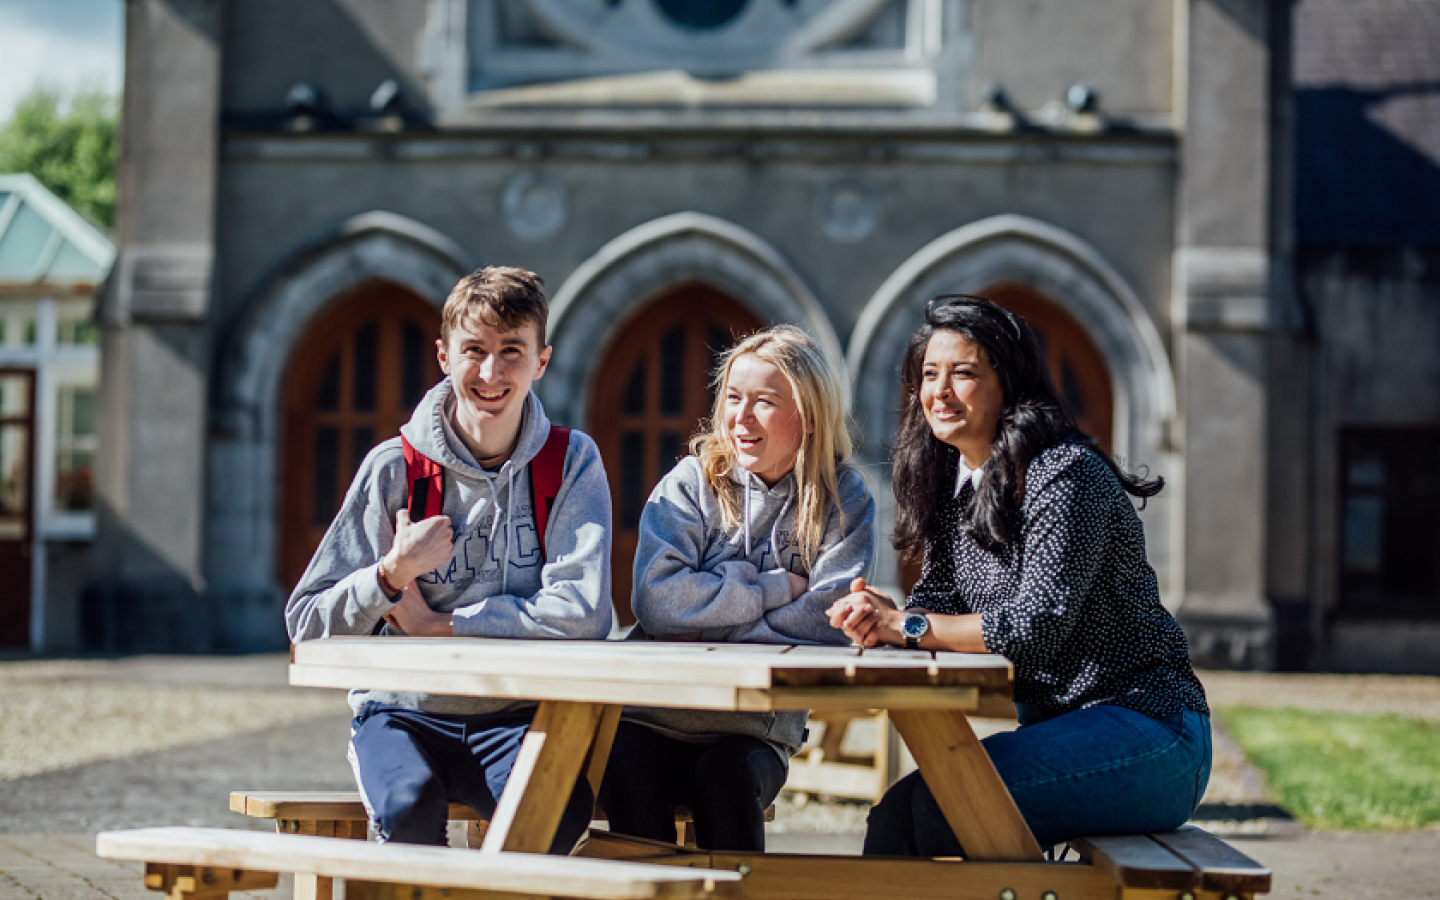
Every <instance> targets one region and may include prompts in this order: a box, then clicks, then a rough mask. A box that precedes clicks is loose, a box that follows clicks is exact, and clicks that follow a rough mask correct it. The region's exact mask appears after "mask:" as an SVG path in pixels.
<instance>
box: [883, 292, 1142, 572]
mask: <svg viewBox="0 0 1440 900" xmlns="http://www.w3.org/2000/svg"><path fill="white" fill-rule="evenodd" d="M975 295H976V296H977V297H985V298H987V299H989V300H993V301H995V302H996V303H998V304H1000V305H1001V306H1003V307H1005V308H1006V309H1008V310H1010V311H1011V312H1013V313H1015V314H1016V315H1017V316H1019V317H1020V318H1022V319H1024V320H1025V322H1026V324H1028V325H1029V326H1030V328H1031V330H1032V331H1034V332H1035V336H1036V337H1037V338H1039V340H1040V349H1041V351H1042V352H1044V354H1045V359H1046V362H1048V363H1049V367H1050V380H1051V382H1052V383H1053V384H1054V385H1055V390H1056V391H1058V392H1059V394H1060V399H1061V400H1063V401H1064V403H1065V405H1066V406H1067V407H1069V409H1070V412H1071V414H1072V415H1074V416H1075V420H1076V422H1077V424H1079V426H1080V430H1082V431H1084V432H1085V433H1086V434H1088V435H1090V436H1091V437H1093V438H1095V440H1096V442H1097V443H1099V445H1100V448H1101V449H1102V450H1104V451H1105V452H1106V453H1109V452H1111V447H1112V446H1113V445H1114V440H1115V435H1114V430H1115V395H1114V391H1113V388H1112V387H1111V383H1110V367H1109V366H1107V365H1106V364H1105V356H1104V354H1102V353H1101V352H1100V348H1099V347H1097V346H1095V342H1094V341H1093V340H1091V339H1090V335H1088V334H1086V333H1085V327H1084V326H1083V325H1081V324H1080V323H1079V322H1078V321H1076V320H1075V317H1074V316H1072V315H1070V313H1068V312H1066V311H1065V309H1064V308H1063V307H1061V306H1060V304H1058V303H1056V302H1055V301H1053V300H1051V299H1050V298H1048V297H1046V296H1045V295H1044V294H1042V293H1040V292H1039V291H1037V290H1035V289H1034V288H1031V287H1029V286H1027V285H1024V284H1020V283H1019V282H1014V281H1003V282H1000V283H998V284H992V285H991V286H990V287H987V288H985V289H984V290H982V291H976V292H975ZM919 580H920V562H919V561H918V560H916V561H914V562H911V563H902V564H901V566H900V583H901V586H902V587H903V588H904V589H905V593H907V594H908V593H910V589H911V588H913V587H914V586H915V582H916V581H919Z"/></svg>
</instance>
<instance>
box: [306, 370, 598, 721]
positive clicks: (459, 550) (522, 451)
mask: <svg viewBox="0 0 1440 900" xmlns="http://www.w3.org/2000/svg"><path fill="white" fill-rule="evenodd" d="M454 405H455V396H454V392H453V391H452V389H451V386H450V379H448V378H447V379H445V380H444V381H442V382H440V384H438V385H436V386H435V387H434V388H432V389H431V390H430V392H429V393H428V394H426V395H425V399H423V400H421V401H420V405H419V406H417V407H416V409H415V413H414V415H413V416H412V417H411V418H410V421H409V422H407V423H406V424H405V426H404V427H403V428H401V429H400V431H401V433H402V434H404V435H405V437H406V439H407V440H409V441H410V444H411V445H412V446H413V447H414V448H415V449H416V450H418V451H420V453H422V454H424V455H425V456H427V457H429V458H430V459H432V460H434V461H436V462H438V463H440V464H441V465H442V466H444V467H445V499H444V502H443V504H442V506H441V512H442V514H443V515H445V516H447V517H449V519H450V525H451V527H452V528H453V529H454V533H455V546H454V549H453V550H452V551H451V556H450V562H449V563H448V564H447V565H446V566H443V567H441V568H437V569H435V570H434V571H432V572H431V573H430V574H428V575H421V576H420V577H419V578H418V579H416V582H417V584H418V585H419V587H420V594H421V596H423V597H424V598H425V602H426V603H428V604H429V605H430V608H431V609H435V610H438V611H440V612H448V613H454V615H455V618H454V628H455V634H456V636H457V637H495V638H572V639H588V640H600V639H602V638H604V637H605V636H606V635H608V634H609V633H610V618H611V607H610V488H609V484H608V482H607V481H606V478H605V468H604V466H603V464H602V463H601V461H600V451H599V450H598V449H597V448H596V446H595V442H594V441H592V440H591V439H590V438H589V437H588V436H587V435H585V434H582V433H580V432H578V431H571V432H570V446H569V448H568V449H567V451H566V453H565V477H564V482H563V483H562V485H561V487H560V493H559V494H558V495H557V496H556V497H555V502H554V504H553V506H552V508H551V511H550V519H549V522H548V523H547V526H546V529H545V547H546V550H547V551H548V560H547V559H542V558H541V554H540V546H539V542H538V541H537V540H536V536H535V516H534V509H533V504H532V499H531V490H530V461H531V460H532V459H534V458H535V454H536V453H538V452H539V451H540V448H541V447H543V446H544V445H545V441H546V439H547V438H548V437H549V434H550V420H549V419H547V418H545V410H544V409H543V408H541V406H540V401H539V399H537V398H536V396H535V395H534V394H533V393H532V394H530V395H529V396H527V397H526V398H525V410H524V417H523V419H522V420H521V425H520V438H519V441H518V442H517V444H516V446H515V452H514V453H513V454H512V455H511V457H510V459H508V460H507V461H506V462H505V464H504V465H503V466H501V467H500V468H499V469H498V470H495V471H493V472H492V471H487V470H485V469H481V468H480V467H479V466H477V465H476V464H475V461H474V459H473V458H472V457H471V456H470V453H469V451H467V450H466V449H465V446H464V444H463V443H461V442H460V440H459V439H458V437H457V436H456V435H455V434H454V432H453V431H452V430H451V425H450V415H451V412H452V410H453V409H454ZM408 493H409V488H408V485H407V484H406V481H405V458H404V456H403V455H402V452H401V449H400V439H399V438H398V437H397V438H393V439H391V440H388V441H386V442H385V443H383V444H381V445H379V446H378V447H376V448H375V449H374V450H371V451H370V454H369V455H368V456H366V457H365V461H364V462H363V463H361V464H360V471H359V472H357V473H356V475H355V480H354V482H352V483H351V485H350V490H349V491H348V492H347V493H346V495H345V503H344V505H343V506H342V507H341V509H340V512H339V513H338V514H337V515H336V516H335V521H334V522H332V523H331V524H330V530H329V531H327V532H326V533H325V538H324V539H323V540H322V541H321V542H320V547H319V549H317V550H316V551H315V556H314V558H313V559H311V560H310V566H309V568H307V569H306V570H305V574H304V576H303V577H301V579H300V583H299V584H298V585H296V586H295V592H294V593H293V594H291V595H290V601H289V603H287V604H286V606H285V622H286V625H287V627H288V628H289V630H290V639H291V640H292V641H306V640H313V639H316V638H327V637H330V636H332V635H337V634H370V633H372V631H373V630H374V628H375V625H376V623H378V622H379V621H380V620H381V618H383V617H384V615H385V613H387V612H388V611H389V610H390V608H391V606H392V605H393V604H392V603H391V601H390V598H388V597H387V596H385V593H384V592H383V591H382V590H381V589H380V583H379V581H378V580H377V579H376V564H377V563H378V562H379V560H380V557H381V556H383V555H384V554H385V553H386V552H387V551H388V550H389V549H390V546H391V544H392V543H393V542H394V540H395V514H396V512H398V511H399V510H400V509H401V508H402V507H403V506H404V505H405V503H406V500H407V495H408ZM502 560H503V562H502ZM382 633H389V634H395V633H397V632H396V631H395V630H394V629H393V628H392V627H391V626H386V628H385V631H383V632H382ZM366 700H376V701H379V702H382V703H391V704H396V705H399V706H404V707H407V708H411V709H421V710H426V711H428V712H437V713H485V712H499V711H502V710H507V709H512V708H517V707H523V706H526V705H533V704H526V703H523V702H516V701H511V700H492V699H487V698H476V697H455V696H448V695H438V694H412V693H404V694H401V693H391V692H383V691H370V692H368V693H367V692H364V691H353V692H351V694H350V705H351V707H352V708H354V709H355V711H356V713H357V714H358V713H359V711H360V709H361V707H362V706H363V705H364V703H365V701H366Z"/></svg>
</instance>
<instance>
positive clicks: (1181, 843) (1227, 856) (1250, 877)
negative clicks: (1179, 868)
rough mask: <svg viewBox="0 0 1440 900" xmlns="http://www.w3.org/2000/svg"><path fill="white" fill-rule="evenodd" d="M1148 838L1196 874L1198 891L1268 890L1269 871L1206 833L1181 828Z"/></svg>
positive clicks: (1261, 892)
mask: <svg viewBox="0 0 1440 900" xmlns="http://www.w3.org/2000/svg"><path fill="white" fill-rule="evenodd" d="M1150 839H1151V840H1153V841H1155V842H1156V843H1158V844H1160V845H1162V846H1164V847H1165V849H1167V850H1169V851H1170V852H1171V853H1174V854H1175V855H1176V856H1178V857H1180V858H1181V859H1183V860H1185V862H1187V863H1189V864H1190V865H1191V866H1193V867H1194V868H1195V869H1197V870H1198V871H1199V872H1200V888H1201V890H1206V891H1222V892H1223V891H1229V892H1232V893H1236V894H1263V893H1265V892H1267V891H1269V890H1270V870H1269V869H1268V868H1266V867H1265V866H1263V865H1261V864H1260V863H1258V862H1256V861H1255V860H1253V859H1251V858H1250V857H1248V856H1246V855H1245V854H1243V853H1241V852H1240V851H1239V850H1236V849H1235V848H1234V847H1232V846H1230V845H1229V844H1227V843H1225V842H1224V841H1222V840H1220V839H1219V838H1217V837H1215V836H1214V835H1212V834H1210V833H1209V832H1208V831H1204V830H1202V829H1199V828H1196V827H1195V826H1193V825H1185V826H1182V827H1181V828H1179V829H1177V830H1175V831H1166V832H1161V833H1159V834H1152V835H1150Z"/></svg>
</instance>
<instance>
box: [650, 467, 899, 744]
mask: <svg viewBox="0 0 1440 900" xmlns="http://www.w3.org/2000/svg"><path fill="white" fill-rule="evenodd" d="M838 474H839V479H838V480H839V494H840V496H839V507H838V508H837V507H834V506H832V507H831V508H830V511H829V514H828V515H827V516H826V519H825V534H824V539H823V540H822V541H821V544H820V548H821V550H820V554H819V556H818V557H817V558H816V559H815V564H814V566H813V567H811V568H810V569H809V570H808V571H807V570H806V568H805V563H804V561H803V560H802V558H801V555H800V547H799V545H798V543H796V542H795V540H794V532H795V506H796V501H797V499H798V498H797V497H796V493H797V492H796V486H795V477H794V475H793V474H791V475H787V476H785V477H784V478H782V479H781V480H780V481H778V482H776V484H775V486H774V487H766V486H765V483H764V482H763V481H761V480H760V479H759V478H757V477H755V476H754V475H751V474H750V473H749V472H746V471H745V470H744V469H741V468H738V467H737V468H736V469H735V470H733V471H732V472H731V480H732V481H734V482H735V483H736V484H737V485H738V486H740V490H741V493H742V500H741V503H742V508H743V510H744V521H743V522H742V524H741V525H740V527H738V528H733V529H730V530H728V531H727V530H726V529H725V528H724V527H723V525H722V518H721V513H720V498H719V497H717V496H716V495H715V491H714V489H712V488H711V487H710V483H709V482H708V481H707V480H706V479H705V475H704V473H703V472H702V471H701V469H700V462H699V460H697V459H696V458H695V457H693V456H691V457H687V458H685V459H684V460H682V461H681V462H680V464H679V465H677V466H676V467H675V468H674V469H672V470H671V471H670V473H669V474H668V475H666V476H665V477H664V478H663V479H661V481H660V483H659V484H658V485H656V486H655V490H654V492H653V493H651V495H650V500H649V501H648V502H647V503H646V504H645V511H644V513H642V514H641V516H640V540H639V546H638V547H637V549H636V551H635V593H634V596H633V597H632V598H631V606H632V608H633V609H634V611H635V616H636V618H637V619H639V621H640V626H641V627H642V628H643V629H644V630H645V632H646V633H647V634H648V635H649V636H651V637H654V638H657V639H660V640H665V639H666V638H667V637H672V638H673V637H678V636H680V635H687V636H695V635H697V634H698V636H699V639H700V640H702V641H712V642H719V641H747V642H753V643H764V644H841V645H844V644H848V643H849V639H848V638H846V637H845V635H844V634H842V633H841V632H840V631H839V630H837V629H835V628H831V627H830V620H829V618H828V617H827V616H826V615H825V611H826V610H827V609H829V607H830V604H832V603H834V602H835V600H837V599H838V598H840V597H842V596H844V595H845V594H847V593H849V592H850V582H851V581H852V580H853V579H855V578H860V577H862V576H866V575H869V573H870V565H871V563H872V562H873V561H874V559H875V541H876V536H875V499H874V498H873V497H872V496H870V489H869V488H868V487H866V485H865V479H864V478H863V477H861V475H860V473H859V472H857V471H855V470H854V469H852V468H850V467H848V466H841V468H840V471H839V473H838ZM787 571H789V572H794V573H795V574H797V575H803V576H805V577H807V578H808V579H809V581H810V587H809V590H808V591H806V592H805V593H804V594H802V595H800V596H799V597H797V598H796V599H794V600H791V599H790V579H789V577H788V576H787V575H786V572H787ZM806 716H807V713H805V712H803V711H801V712H782V713H748V712H714V711H703V710H682V709H654V708H639V707H635V708H630V709H627V710H626V711H625V717H626V718H627V719H630V720H632V721H635V722H640V723H643V724H645V725H648V726H650V727H651V728H654V729H655V730H657V731H659V732H661V733H662V734H666V735H668V736H670V737H672V738H675V739H677V740H682V741H686V742H690V743H711V742H714V741H716V740H719V739H720V738H722V737H724V736H726V735H729V734H747V735H750V736H752V737H757V738H760V739H761V740H763V741H766V742H767V743H769V744H770V745H771V746H772V747H774V748H775V749H776V751H777V752H779V753H780V755H781V757H782V758H784V759H787V760H788V758H789V757H790V756H793V755H795V753H796V752H797V751H798V750H799V749H800V745H801V744H802V743H803V742H804V735H805V719H806Z"/></svg>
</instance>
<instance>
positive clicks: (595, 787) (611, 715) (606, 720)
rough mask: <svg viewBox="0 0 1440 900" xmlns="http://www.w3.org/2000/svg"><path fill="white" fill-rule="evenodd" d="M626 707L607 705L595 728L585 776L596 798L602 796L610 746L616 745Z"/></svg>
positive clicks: (586, 762)
mask: <svg viewBox="0 0 1440 900" xmlns="http://www.w3.org/2000/svg"><path fill="white" fill-rule="evenodd" d="M624 709H625V707H623V706H607V707H605V711H604V712H603V713H601V714H600V724H599V726H598V727H596V729H595V743H593V744H591V745H590V758H589V759H587V760H586V761H585V778H586V780H587V781H589V782H590V792H591V793H593V794H594V795H595V797H596V799H599V797H600V783H601V782H602V781H604V780H605V766H607V765H608V764H609V763H610V748H611V747H613V746H615V731H616V730H617V729H618V728H619V727H620V713H621V712H623V711H624Z"/></svg>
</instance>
